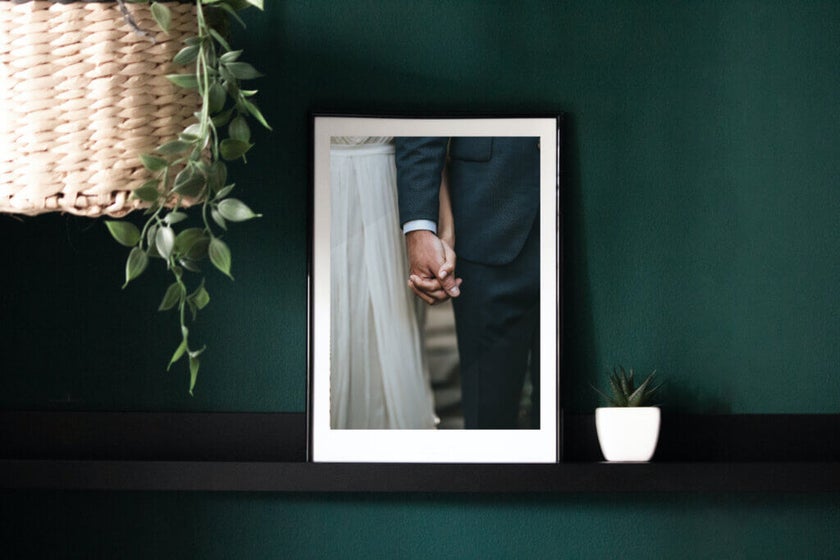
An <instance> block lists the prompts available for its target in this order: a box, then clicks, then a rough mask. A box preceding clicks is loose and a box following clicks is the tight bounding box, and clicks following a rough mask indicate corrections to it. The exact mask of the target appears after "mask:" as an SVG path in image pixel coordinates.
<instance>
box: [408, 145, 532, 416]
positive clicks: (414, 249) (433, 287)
mask: <svg viewBox="0 0 840 560" xmlns="http://www.w3.org/2000/svg"><path fill="white" fill-rule="evenodd" d="M395 159H396V168H397V192H398V201H399V215H400V223H401V225H402V228H403V233H404V235H405V240H406V253H407V258H408V267H409V286H410V287H411V289H412V290H413V291H414V293H415V294H416V295H417V296H418V297H420V298H421V299H422V300H424V301H425V302H426V303H429V304H434V303H437V302H441V301H445V300H446V299H449V298H450V297H451V298H452V300H453V302H452V304H453V308H454V312H455V326H456V332H457V336H458V353H459V358H460V368H461V393H462V409H463V413H464V421H465V427H466V428H467V429H472V428H480V429H513V428H517V427H521V426H519V419H518V414H519V402H520V398H521V394H522V387H523V383H524V379H525V375H526V373H527V372H528V371H529V370H530V371H531V372H532V376H531V377H532V386H533V392H532V396H531V401H532V408H531V414H530V426H527V427H532V428H537V427H539V276H540V274H539V271H540V266H539V245H540V243H539V202H540V200H539V183H540V178H539V173H540V166H539V159H540V157H539V141H538V139H537V138H528V137H453V138H447V137H398V138H396V139H395ZM444 169H446V172H445V174H444ZM442 176H443V177H444V181H443V183H444V184H443V188H442V187H441V177H442ZM440 193H443V196H444V197H445V196H446V195H447V194H448V196H449V199H450V201H449V202H447V201H446V200H445V199H444V200H441V196H440ZM449 206H451V216H452V220H451V221H452V224H449V223H448V221H449V220H448V219H447V218H448V214H449V212H448V207H449ZM441 208H442V209H443V211H441V210H440V209H441ZM439 215H440V216H441V218H440V219H439ZM438 221H440V222H441V223H440V224H439V225H440V226H441V228H440V230H438V229H437V226H438ZM453 230H454V231H453ZM456 236H457V246H456V244H455V238H456ZM456 253H457V260H456V256H455V255H456Z"/></svg>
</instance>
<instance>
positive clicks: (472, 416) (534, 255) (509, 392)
mask: <svg viewBox="0 0 840 560" xmlns="http://www.w3.org/2000/svg"><path fill="white" fill-rule="evenodd" d="M539 245H540V239H539V219H536V220H534V224H533V226H532V228H531V231H530V233H529V234H528V238H527V241H526V242H525V245H524V247H523V249H522V251H521V252H520V253H519V254H518V255H517V256H516V258H515V259H514V260H513V261H512V262H511V263H509V264H505V265H484V264H479V263H475V262H471V261H468V260H466V259H463V258H461V259H459V260H458V262H457V265H456V275H457V276H459V277H461V278H462V279H463V284H462V286H461V295H460V296H459V297H457V298H455V299H453V300H452V303H453V308H454V312H455V327H456V331H457V334H458V353H459V355H460V364H461V393H462V397H461V400H462V408H463V413H464V422H465V428H467V429H515V428H521V427H526V428H527V427H530V428H539V371H540V368H539V277H540V274H539V271H540V259H539V252H540V251H539V249H540V247H539ZM456 251H457V248H456ZM529 370H530V372H531V382H532V386H533V391H532V394H531V415H530V416H531V418H530V423H529V424H530V425H525V426H523V425H521V422H520V419H519V410H520V401H521V397H522V389H523V384H524V380H525V376H526V373H527V372H528V371H529Z"/></svg>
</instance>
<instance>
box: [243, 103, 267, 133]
mask: <svg viewBox="0 0 840 560" xmlns="http://www.w3.org/2000/svg"><path fill="white" fill-rule="evenodd" d="M239 103H240V105H242V106H243V107H245V110H246V111H248V112H249V113H250V114H251V116H252V117H254V118H255V119H257V122H258V123H260V124H261V125H263V127H264V128H266V129H267V130H271V127H270V126H269V125H268V122H267V121H266V120H265V117H264V116H263V114H262V113H261V112H260V110H259V109H258V108H257V106H256V105H255V104H253V103H252V102H250V101H248V100H247V99H245V98H244V97H243V98H242V99H240V100H239Z"/></svg>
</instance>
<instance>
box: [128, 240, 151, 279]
mask: <svg viewBox="0 0 840 560" xmlns="http://www.w3.org/2000/svg"><path fill="white" fill-rule="evenodd" d="M148 264H149V257H147V256H146V253H145V252H144V251H143V250H142V249H141V248H140V247H135V248H134V249H132V250H131V252H130V253H128V260H126V262H125V284H123V288H125V287H126V286H128V283H129V282H131V281H132V280H134V279H135V278H137V277H138V276H140V275H141V274H143V271H144V270H146V266H147V265H148Z"/></svg>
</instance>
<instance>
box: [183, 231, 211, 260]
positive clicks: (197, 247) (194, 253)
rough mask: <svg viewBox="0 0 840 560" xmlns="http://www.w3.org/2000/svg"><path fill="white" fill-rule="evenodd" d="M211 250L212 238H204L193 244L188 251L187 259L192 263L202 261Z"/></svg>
mask: <svg viewBox="0 0 840 560" xmlns="http://www.w3.org/2000/svg"><path fill="white" fill-rule="evenodd" d="M209 248H210V238H209V237H202V238H201V239H199V240H197V241H196V242H195V243H193V244H192V247H190V248H189V249H188V250H187V254H186V256H187V258H188V259H190V260H191V261H200V260H201V259H203V258H204V257H206V256H207V252H208V250H209Z"/></svg>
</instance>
